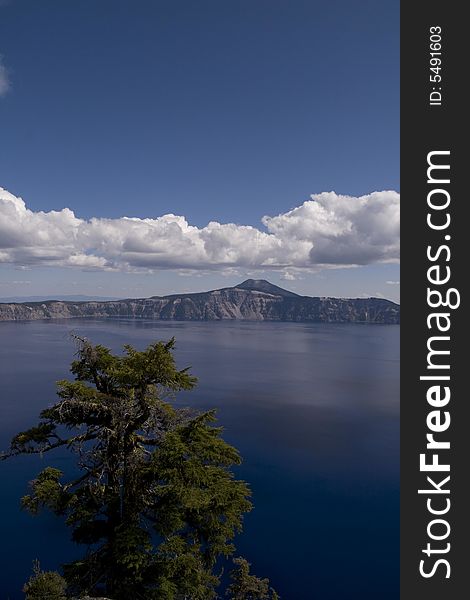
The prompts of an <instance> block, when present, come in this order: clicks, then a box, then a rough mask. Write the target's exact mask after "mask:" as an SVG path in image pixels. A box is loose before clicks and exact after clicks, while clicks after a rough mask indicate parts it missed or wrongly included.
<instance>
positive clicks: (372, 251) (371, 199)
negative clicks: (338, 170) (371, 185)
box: [0, 188, 399, 278]
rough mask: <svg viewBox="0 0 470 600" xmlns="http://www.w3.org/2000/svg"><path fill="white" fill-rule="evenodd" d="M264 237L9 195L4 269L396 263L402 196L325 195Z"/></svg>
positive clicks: (2, 239)
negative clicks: (85, 211)
mask: <svg viewBox="0 0 470 600" xmlns="http://www.w3.org/2000/svg"><path fill="white" fill-rule="evenodd" d="M262 224H263V225H264V230H263V229H262V228H261V227H260V228H256V227H253V226H250V225H236V224H234V223H218V222H216V221H211V222H210V223H208V224H207V225H206V226H205V227H202V228H199V227H195V226H193V225H191V224H190V223H188V221H187V219H186V218H185V217H183V216H178V215H173V214H167V215H162V216H161V217H158V218H155V219H145V218H143V219H141V218H130V217H122V218H118V219H105V218H92V219H90V220H83V219H79V218H77V217H76V216H75V214H74V213H73V211H72V210H70V209H69V208H64V209H62V210H61V211H50V212H34V211H31V210H30V209H28V208H27V206H26V204H25V202H24V201H23V200H22V199H21V198H18V197H16V196H14V195H13V194H11V193H9V192H8V191H6V190H4V189H3V188H0V262H4V263H12V264H15V265H17V266H34V265H47V266H51V265H57V266H63V267H64V266H65V267H79V268H81V269H108V270H154V269H178V270H194V271H201V270H218V271H226V270H232V269H237V268H244V269H261V270H269V269H276V270H280V271H283V273H284V275H285V277H286V278H293V277H294V276H295V274H296V273H297V272H298V271H299V270H300V271H302V270H314V269H315V270H318V269H321V268H337V267H340V266H355V265H365V264H370V263H376V262H397V261H398V258H399V195H398V194H397V193H396V192H393V191H384V192H374V193H372V194H369V195H367V196H361V197H353V196H341V195H337V194H335V193H334V192H327V193H322V194H316V195H313V196H312V197H311V200H308V201H307V202H304V203H303V204H302V205H301V206H299V207H297V208H294V209H293V210H290V211H288V212H285V213H282V214H280V215H277V216H274V217H271V216H265V217H263V219H262Z"/></svg>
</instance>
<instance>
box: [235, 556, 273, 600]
mask: <svg viewBox="0 0 470 600" xmlns="http://www.w3.org/2000/svg"><path fill="white" fill-rule="evenodd" d="M233 562H234V564H235V565H236V567H235V568H234V569H233V571H231V573H230V579H231V580H232V583H231V584H230V586H229V587H228V588H227V591H226V595H227V596H228V597H229V599H230V600H280V598H279V596H278V595H277V593H276V592H275V590H273V588H271V587H269V579H260V578H259V577H256V576H255V575H252V574H251V573H250V566H251V565H250V563H249V562H248V561H247V560H246V559H244V558H241V557H239V558H235V559H234V560H233Z"/></svg>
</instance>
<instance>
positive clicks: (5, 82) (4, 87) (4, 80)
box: [0, 4, 10, 97]
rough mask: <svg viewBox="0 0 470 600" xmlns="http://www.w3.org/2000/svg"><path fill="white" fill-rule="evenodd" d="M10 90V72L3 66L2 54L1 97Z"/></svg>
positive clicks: (0, 70)
mask: <svg viewBox="0 0 470 600" xmlns="http://www.w3.org/2000/svg"><path fill="white" fill-rule="evenodd" d="M0 6H1V4H0ZM9 89H10V80H9V78H8V71H7V70H6V67H5V66H4V64H3V58H2V55H1V54H0V97H1V96H5V94H6V93H7V92H8V90H9Z"/></svg>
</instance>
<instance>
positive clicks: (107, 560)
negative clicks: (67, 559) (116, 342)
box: [4, 339, 251, 600]
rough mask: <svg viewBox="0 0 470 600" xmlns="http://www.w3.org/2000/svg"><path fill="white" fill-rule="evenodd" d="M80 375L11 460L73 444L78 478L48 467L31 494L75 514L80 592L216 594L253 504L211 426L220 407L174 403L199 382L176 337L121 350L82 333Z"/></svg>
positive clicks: (68, 569)
mask: <svg viewBox="0 0 470 600" xmlns="http://www.w3.org/2000/svg"><path fill="white" fill-rule="evenodd" d="M77 341H78V350H77V359H76V360H75V361H73V362H72V365H71V371H72V373H73V374H74V376H75V380H74V381H69V380H64V381H60V382H58V397H59V400H58V402H57V403H56V404H54V405H53V406H51V407H49V408H46V409H45V410H43V411H42V413H41V415H40V417H41V418H40V422H39V423H38V424H37V425H36V426H35V427H32V428H31V429H29V430H27V431H23V432H21V433H19V434H17V435H16V436H15V437H14V438H13V440H12V442H11V446H10V450H9V452H8V453H7V454H6V455H4V458H5V457H8V456H14V455H19V454H44V453H46V452H49V451H52V450H54V449H57V448H67V449H69V450H70V451H71V452H73V453H74V454H75V456H76V458H77V465H78V467H79V469H80V471H81V473H80V475H79V476H78V477H76V478H74V479H72V478H69V479H66V478H65V477H64V474H63V473H62V472H61V471H60V470H58V469H56V468H53V467H46V468H45V469H44V470H43V471H41V472H40V473H39V475H38V476H37V477H36V479H35V480H34V481H32V482H31V484H30V485H31V491H30V493H29V495H27V496H25V497H24V498H22V505H23V507H24V508H25V509H27V510H28V511H30V512H31V513H33V514H36V513H37V512H38V511H40V509H42V508H44V507H46V508H48V509H50V510H52V511H53V512H54V513H55V514H57V515H59V516H62V517H64V518H65V519H66V523H67V524H68V525H69V526H70V528H71V530H72V539H73V541H75V542H77V543H79V544H84V545H86V546H87V551H86V553H85V556H84V557H83V558H82V559H80V560H76V561H74V562H72V563H70V564H68V565H65V566H64V575H65V578H66V580H67V582H68V584H69V586H70V590H71V592H73V593H89V594H92V595H96V594H98V595H100V594H104V595H108V596H109V597H111V598H113V599H114V600H129V599H131V598H132V599H135V600H138V599H140V598H144V599H149V600H150V599H152V600H153V599H155V600H177V599H178V600H180V599H181V600H185V599H186V600H189V599H191V600H206V599H208V600H209V599H211V598H215V597H216V592H215V590H216V587H217V586H218V584H219V577H220V574H219V573H218V572H217V570H216V569H217V568H218V566H217V563H218V560H219V559H220V558H221V557H223V556H229V555H231V554H232V553H233V552H234V546H233V538H234V536H235V534H236V532H238V531H240V530H241V527H242V520H243V514H244V513H245V512H247V511H249V510H250V509H251V503H250V501H249V496H250V491H249V488H248V486H247V484H246V483H245V482H243V481H239V480H236V479H235V478H234V475H233V472H232V466H233V465H237V464H239V463H240V456H239V454H238V452H237V450H236V449H235V448H233V447H232V446H230V445H229V444H227V443H226V442H225V441H224V440H223V439H222V437H221V432H222V430H221V428H220V427H215V426H214V424H213V423H214V420H215V415H214V412H213V411H209V412H205V413H202V414H196V413H194V412H191V411H189V410H187V409H178V408H175V407H174V406H173V405H172V403H171V399H172V397H173V396H174V394H176V392H179V391H181V390H190V389H192V388H193V387H194V386H195V384H196V379H195V377H193V376H191V375H190V373H189V371H188V369H183V370H178V369H177V368H176V365H175V360H174V357H173V352H172V351H173V349H174V343H175V342H174V339H172V340H170V341H169V342H168V343H163V342H158V343H155V344H152V345H150V346H149V347H148V348H147V349H146V350H144V351H140V352H139V351H137V350H135V349H134V348H133V347H132V346H129V345H127V346H125V352H124V354H123V355H122V356H115V355H113V354H112V353H111V352H110V350H109V349H108V348H105V347H103V346H100V345H98V346H93V345H92V344H90V343H89V342H88V341H87V340H84V339H77Z"/></svg>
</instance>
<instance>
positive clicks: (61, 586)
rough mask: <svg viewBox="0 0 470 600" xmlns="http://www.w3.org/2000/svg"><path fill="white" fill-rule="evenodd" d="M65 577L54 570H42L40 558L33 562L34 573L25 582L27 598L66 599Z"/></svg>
mask: <svg viewBox="0 0 470 600" xmlns="http://www.w3.org/2000/svg"><path fill="white" fill-rule="evenodd" d="M66 588H67V584H66V582H65V579H64V578H63V577H61V576H60V575H59V573H55V572H54V571H41V565H40V564H39V561H38V560H35V561H34V562H33V574H32V575H31V577H30V578H29V580H28V581H27V583H25V584H24V587H23V592H24V593H25V594H26V595H25V599H26V600H66V596H65V590H66Z"/></svg>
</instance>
